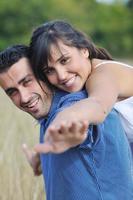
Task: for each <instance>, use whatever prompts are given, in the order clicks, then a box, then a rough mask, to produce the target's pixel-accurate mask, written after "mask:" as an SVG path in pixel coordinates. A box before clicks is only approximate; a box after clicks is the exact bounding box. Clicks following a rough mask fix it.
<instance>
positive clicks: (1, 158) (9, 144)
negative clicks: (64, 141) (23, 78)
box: [0, 89, 45, 200]
mask: <svg viewBox="0 0 133 200" xmlns="http://www.w3.org/2000/svg"><path fill="white" fill-rule="evenodd" d="M38 138H39V126H38V125H37V122H36V121H35V120H34V119H33V118H32V117H30V116H29V115H27V114H25V113H23V112H22V111H19V110H18V109H16V108H15V106H14V105H13V104H12V102H10V100H9V99H8V97H7V96H6V95H5V94H4V93H3V91H2V90H1V89H0V200H44V199H45V198H44V196H45V195H44V189H43V187H44V184H43V179H42V177H35V176H34V175H33V172H32V170H31V168H30V166H29V164H28V163H27V160H26V158H25V157H24V155H23V152H22V149H21V145H22V143H24V142H25V143H27V144H29V145H30V146H31V147H32V146H33V145H34V144H35V143H37V142H38Z"/></svg>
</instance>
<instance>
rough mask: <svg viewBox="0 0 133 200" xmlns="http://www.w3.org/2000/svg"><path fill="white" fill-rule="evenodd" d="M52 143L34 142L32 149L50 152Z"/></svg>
mask: <svg viewBox="0 0 133 200" xmlns="http://www.w3.org/2000/svg"><path fill="white" fill-rule="evenodd" d="M52 149H53V148H52V145H51V144H50V143H48V142H45V143H43V144H36V145H35V146H34V150H35V151H36V152H37V153H50V152H52Z"/></svg>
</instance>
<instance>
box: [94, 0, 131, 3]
mask: <svg viewBox="0 0 133 200" xmlns="http://www.w3.org/2000/svg"><path fill="white" fill-rule="evenodd" d="M119 1H120V0H119ZM126 1H127V0H121V1H120V2H126ZM97 2H103V3H113V2H115V0H97Z"/></svg>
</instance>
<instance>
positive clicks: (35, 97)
mask: <svg viewBox="0 0 133 200" xmlns="http://www.w3.org/2000/svg"><path fill="white" fill-rule="evenodd" d="M38 53H39V52H38ZM80 53H83V54H82V55H83V57H82V59H84V58H86V57H84V56H86V52H80ZM67 56H68V55H67ZM44 57H45V54H44ZM29 58H30V61H31V52H30V57H29V49H28V47H26V46H23V45H17V46H13V47H10V48H8V49H6V50H5V51H4V52H1V55H0V59H1V61H0V85H1V86H2V88H3V89H4V90H5V92H6V94H7V95H8V96H9V97H10V98H11V100H12V101H13V103H14V104H15V105H16V106H17V107H18V108H20V109H21V110H23V111H25V112H28V113H29V114H31V115H32V116H33V117H34V118H36V119H37V120H38V121H39V123H40V142H41V143H43V142H44V133H45V143H44V144H45V145H43V146H41V145H40V146H39V145H38V146H36V149H37V150H38V151H40V152H41V151H44V152H56V153H61V154H53V153H48V154H41V155H40V159H41V167H42V172H43V176H44V178H45V189H46V195H47V199H48V200H52V199H54V200H56V199H58V200H62V199H69V200H76V199H79V200H86V199H94V200H95V199H96V200H97V199H114V200H115V199H118V198H121V199H129V200H130V199H132V195H133V193H132V192H133V191H132V187H133V183H132V175H131V154H130V148H129V145H128V141H127V138H126V136H125V133H124V130H123V128H122V126H121V122H120V119H119V117H118V113H117V112H116V111H115V110H114V109H113V110H112V111H111V112H110V114H109V115H108V116H107V117H106V119H105V121H104V122H103V123H101V124H99V125H90V126H89V128H88V129H87V126H88V124H87V123H86V121H83V122H82V121H81V122H78V123H76V122H73V123H72V124H71V123H70V124H69V125H68V126H66V124H65V123H62V124H61V126H60V128H58V127H50V129H49V131H48V132H47V131H46V130H47V128H48V126H49V124H50V123H51V122H52V121H53V120H54V119H55V117H56V115H57V113H58V112H62V110H63V109H66V107H67V106H71V105H72V104H74V103H76V102H77V101H79V100H82V99H85V98H87V93H86V91H84V90H81V91H80V92H75V93H71V94H69V93H68V92H67V91H66V92H64V91H62V90H57V89H55V88H53V87H52V86H51V85H50V84H48V83H47V82H44V78H45V77H37V76H36V77H35V75H34V73H33V70H32V65H31V64H30V62H29ZM79 61H80V60H79ZM62 62H63V63H64V62H66V58H64V57H63V60H62ZM67 62H68V61H67ZM84 62H86V60H84ZM40 66H41V65H40ZM47 70H48V69H47ZM50 70H51V69H50ZM52 70H53V69H52ZM41 74H42V73H41ZM47 74H49V72H48V71H47ZM50 74H51V71H50ZM45 80H46V79H45ZM69 84H70V83H68V85H69ZM88 99H89V98H88ZM96 105H97V102H96ZM86 110H87V109H86ZM96 114H97V115H98V114H99V113H95V115H96ZM39 148H40V149H39ZM62 148H63V149H62ZM64 150H66V151H65V152H64Z"/></svg>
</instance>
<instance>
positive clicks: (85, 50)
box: [82, 48, 89, 58]
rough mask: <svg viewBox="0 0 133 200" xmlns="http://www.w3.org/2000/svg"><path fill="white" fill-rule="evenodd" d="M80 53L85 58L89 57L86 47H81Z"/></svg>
mask: <svg viewBox="0 0 133 200" xmlns="http://www.w3.org/2000/svg"><path fill="white" fill-rule="evenodd" d="M82 53H83V55H84V56H85V58H89V51H88V49H87V48H83V49H82Z"/></svg>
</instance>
